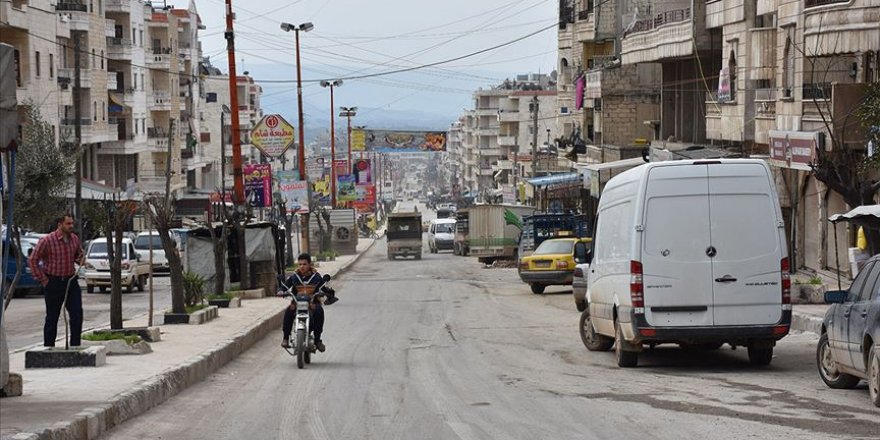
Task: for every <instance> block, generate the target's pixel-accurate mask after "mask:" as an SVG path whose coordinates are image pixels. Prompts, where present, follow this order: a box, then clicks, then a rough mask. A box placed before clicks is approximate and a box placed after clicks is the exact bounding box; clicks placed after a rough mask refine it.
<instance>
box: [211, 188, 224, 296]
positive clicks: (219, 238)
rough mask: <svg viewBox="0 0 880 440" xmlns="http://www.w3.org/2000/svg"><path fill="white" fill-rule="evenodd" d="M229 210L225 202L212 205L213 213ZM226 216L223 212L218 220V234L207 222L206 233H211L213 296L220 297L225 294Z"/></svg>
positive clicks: (212, 225)
mask: <svg viewBox="0 0 880 440" xmlns="http://www.w3.org/2000/svg"><path fill="white" fill-rule="evenodd" d="M228 209H229V208H228V207H227V206H226V203H225V202H222V201H220V202H217V203H215V204H214V210H213V211H214V212H218V213H219V212H221V210H222V211H226V210H228ZM226 217H227V214H226V213H225V212H224V214H223V217H222V218H221V219H220V220H221V221H220V233H219V234H218V233H217V230H216V229H215V228H214V224H213V223H212V222H208V225H207V226H208V232H210V233H211V244H212V245H213V250H214V272H215V278H214V295H216V296H222V295H223V294H224V293H226V265H225V264H224V262H225V260H226V240H227V238H228V236H229V228H228V227H227V226H226Z"/></svg>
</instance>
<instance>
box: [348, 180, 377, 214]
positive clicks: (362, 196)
mask: <svg viewBox="0 0 880 440" xmlns="http://www.w3.org/2000/svg"><path fill="white" fill-rule="evenodd" d="M356 191H357V197H358V199H357V200H356V201H354V202H351V206H352V207H353V208H354V209H357V210H358V212H362V213H370V212H374V211H375V209H376V186H375V185H373V184H367V185H357V187H356Z"/></svg>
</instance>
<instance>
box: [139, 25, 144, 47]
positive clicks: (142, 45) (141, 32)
mask: <svg viewBox="0 0 880 440" xmlns="http://www.w3.org/2000/svg"><path fill="white" fill-rule="evenodd" d="M138 34H140V37H141V43H140V46H141V47H144V30H143V29H140V30H138Z"/></svg>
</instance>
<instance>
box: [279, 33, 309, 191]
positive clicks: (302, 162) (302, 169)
mask: <svg viewBox="0 0 880 440" xmlns="http://www.w3.org/2000/svg"><path fill="white" fill-rule="evenodd" d="M314 28H315V25H313V24H312V23H303V24H301V25H299V26H296V25H292V24H290V23H281V30H283V31H284V32H290V31H293V34H294V36H295V39H296V102H297V116H298V119H299V121H298V122H299V146H298V147H297V149H296V154H297V155H298V156H299V175H300V179H302V180H308V179H307V176H306V151H305V137H306V135H305V130H304V129H303V125H304V124H303V92H302V64H301V63H300V60H299V32H300V31H303V32H308V31H310V30H312V29H314Z"/></svg>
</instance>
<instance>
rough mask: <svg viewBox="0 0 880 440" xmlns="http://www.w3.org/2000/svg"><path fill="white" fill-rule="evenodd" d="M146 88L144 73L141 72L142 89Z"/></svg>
mask: <svg viewBox="0 0 880 440" xmlns="http://www.w3.org/2000/svg"><path fill="white" fill-rule="evenodd" d="M143 89H144V74H143V73H142V74H141V90H143Z"/></svg>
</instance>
